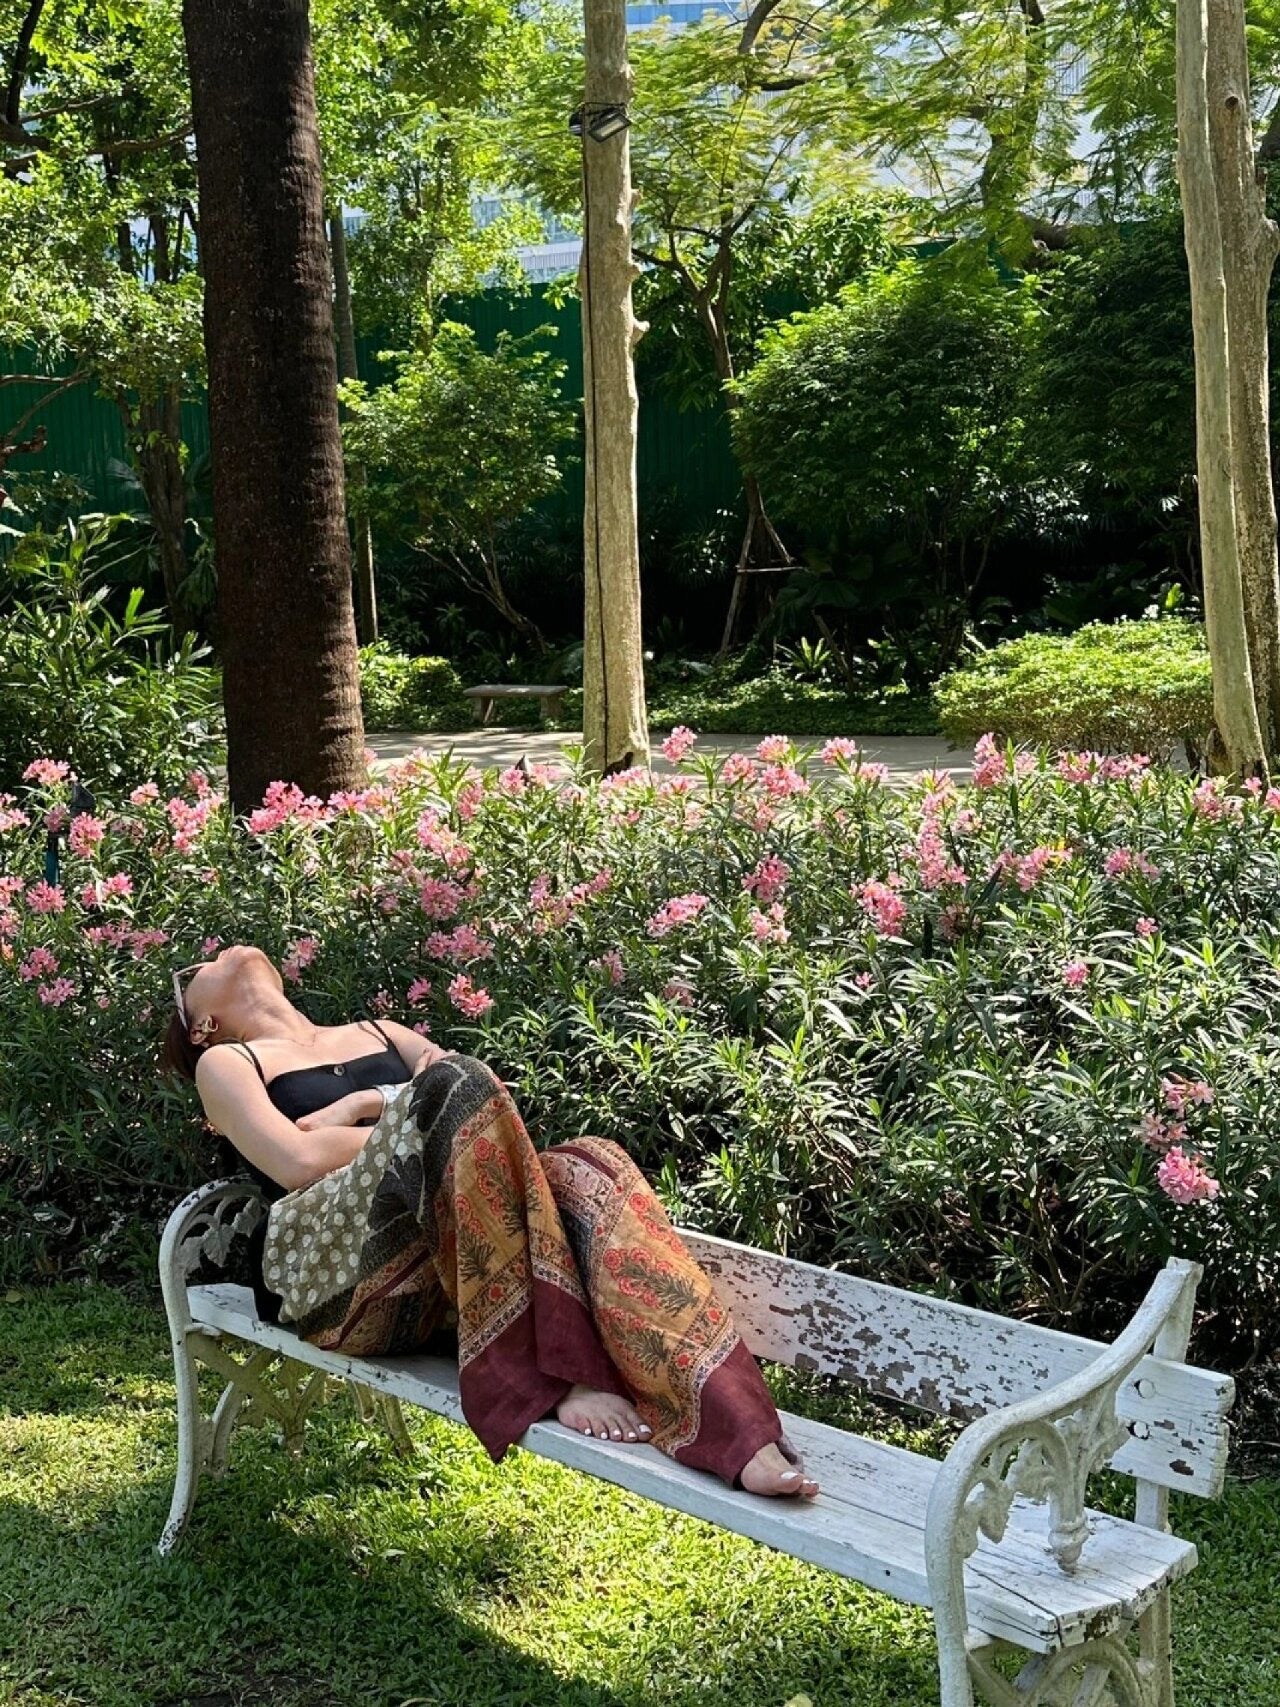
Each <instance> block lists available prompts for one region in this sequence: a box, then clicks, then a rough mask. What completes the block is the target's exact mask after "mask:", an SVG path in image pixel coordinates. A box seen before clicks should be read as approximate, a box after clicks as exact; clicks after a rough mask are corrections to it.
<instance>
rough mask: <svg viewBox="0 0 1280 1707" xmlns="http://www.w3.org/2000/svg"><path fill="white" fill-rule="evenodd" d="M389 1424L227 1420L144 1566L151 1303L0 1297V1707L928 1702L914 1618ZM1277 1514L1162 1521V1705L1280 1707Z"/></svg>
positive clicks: (150, 1465)
mask: <svg viewBox="0 0 1280 1707" xmlns="http://www.w3.org/2000/svg"><path fill="white" fill-rule="evenodd" d="M202 1380H207V1381H208V1382H209V1384H210V1385H209V1389H208V1392H209V1395H210V1397H212V1395H213V1393H214V1392H215V1387H214V1384H213V1382H214V1378H213V1377H212V1376H211V1375H208V1374H206V1375H204V1376H202ZM784 1397H785V1400H786V1402H787V1403H788V1405H790V1406H791V1407H792V1408H798V1405H797V1404H796V1403H795V1394H794V1391H792V1390H788V1391H787V1392H786V1393H785V1395H784ZM829 1407H830V1401H827V1402H826V1403H825V1404H824V1405H823V1409H824V1410H829ZM405 1415H406V1417H407V1419H408V1421H409V1424H410V1427H411V1429H412V1430H413V1432H414V1435H415V1437H416V1438H417V1439H418V1441H419V1442H420V1444H421V1446H422V1448H423V1451H422V1455H421V1457H420V1458H419V1459H418V1460H417V1461H416V1462H406V1461H405V1460H402V1459H400V1458H398V1457H396V1456H395V1454H394V1453H393V1452H392V1450H391V1447H390V1445H389V1443H388V1442H387V1441H386V1439H385V1436H384V1435H383V1434H382V1433H381V1431H378V1432H377V1433H372V1432H370V1431H369V1430H366V1429H365V1428H363V1427H362V1425H361V1424H360V1422H359V1420H358V1417H357V1413H356V1411H355V1408H354V1406H353V1405H351V1404H349V1403H348V1402H346V1401H345V1400H335V1401H334V1402H332V1403H330V1404H329V1405H328V1406H327V1407H325V1408H324V1409H323V1410H321V1411H318V1412H316V1413H313V1419H312V1421H311V1422H310V1424H309V1425H308V1434H307V1449H306V1452H305V1453H304V1454H303V1456H302V1457H301V1458H299V1459H296V1460H294V1459H290V1458H288V1457H287V1456H286V1455H285V1454H284V1453H283V1452H282V1451H281V1450H280V1448H279V1446H278V1445H277V1444H276V1441H275V1437H274V1431H273V1429H272V1428H256V1427H243V1428H241V1429H240V1430H238V1432H237V1433H236V1436H235V1438H234V1440H233V1443H232V1450H231V1468H230V1471H229V1473H228V1475H227V1477H226V1478H225V1479H224V1480H223V1481H221V1482H217V1481H212V1480H208V1479H206V1480H205V1482H204V1483H203V1485H202V1487H201V1492H200V1499H199V1501H198V1503H197V1506H196V1511H195V1516H194V1518H193V1521H192V1525H191V1528H190V1529H189V1531H188V1533H187V1535H186V1537H185V1538H184V1540H183V1541H182V1542H181V1543H180V1545H179V1548H178V1551H177V1552H176V1553H175V1554H174V1556H173V1557H172V1558H171V1559H169V1560H168V1561H166V1562H163V1563H162V1562H161V1561H159V1560H158V1559H157V1558H156V1557H155V1555H154V1553H153V1547H154V1543H155V1540H156V1538H157V1536H158V1535H159V1533H160V1529H161V1526H162V1524H163V1522H164V1519H165V1516H166V1515H167V1512H168V1506H169V1497H170V1493H171V1488H172V1477H173V1466H174V1454H175V1433H174V1418H173V1381H172V1365H171V1362H170V1359H169V1348H168V1336H167V1331H166V1327H165V1322H164V1317H163V1314H162V1312H161V1310H160V1307H159V1302H158V1298H157V1299H155V1300H152V1299H150V1298H147V1297H140V1298H137V1299H131V1298H129V1297H128V1296H126V1295H125V1294H124V1293H122V1292H118V1291H115V1290H113V1289H111V1288H108V1287H106V1286H95V1285H84V1286H81V1285H73V1284H61V1285H57V1286H54V1287H51V1288H48V1289H35V1288H32V1289H29V1290H27V1291H24V1292H22V1293H20V1294H10V1295H9V1297H8V1298H7V1299H6V1298H4V1296H3V1295H0V1704H3V1707H54V1704H57V1707H71V1704H77V1707H79V1704H81V1703H84V1704H86V1707H134V1704H136V1703H146V1704H148V1707H179V1704H182V1707H265V1704H266V1703H270V1704H271V1707H302V1704H305V1707H338V1704H341V1707H348V1704H350V1707H355V1704H357V1703H358V1704H359V1707H408V1704H409V1703H413V1704H414V1707H426V1704H427V1703H431V1704H433V1707H434V1704H437V1703H440V1704H443V1703H457V1704H458V1707H462V1704H464V1703H465V1707H499V1704H501V1707H520V1704H523V1703H528V1704H529V1707H657V1704H658V1703H662V1704H664V1707H666V1704H672V1703H679V1704H681V1707H684V1704H688V1707H692V1704H693V1703H695V1702H696V1703H698V1704H699V1707H774V1704H777V1707H783V1704H784V1703H786V1702H787V1701H788V1700H789V1699H790V1698H792V1697H793V1696H795V1695H798V1694H807V1695H808V1696H809V1697H810V1699H811V1701H812V1703H813V1707H837V1704H839V1707H850V1704H856V1707H930V1704H932V1703H936V1701H937V1690H936V1685H935V1682H934V1661H933V1650H932V1645H931V1642H930V1626H929V1620H928V1617H927V1615H926V1614H924V1613H922V1612H920V1611H918V1610H915V1609H912V1608H907V1607H902V1606H899V1605H897V1604H896V1603H895V1602H893V1601H890V1600H886V1599H884V1598H882V1597H880V1596H877V1595H875V1594H872V1593H870V1592H869V1591H867V1590H864V1589H861V1588H858V1587H856V1586H853V1585H851V1584H848V1583H844V1582H841V1581H840V1580H838V1579H837V1578H835V1577H833V1576H831V1575H829V1574H827V1573H826V1572H823V1571H819V1570H816V1569H814V1568H811V1567H809V1566H806V1565H802V1564H800V1563H798V1562H797V1561H795V1560H792V1559H787V1558H783V1557H781V1556H779V1555H778V1554H775V1553H772V1552H770V1551H769V1550H767V1549H766V1548H763V1547H759V1546H756V1545H754V1544H753V1543H751V1542H749V1541H746V1540H743V1539H741V1538H739V1537H736V1536H728V1535H724V1534H722V1533H720V1532H719V1531H716V1530H714V1529H712V1528H710V1527H708V1526H706V1525H704V1524H700V1523H697V1522H695V1521H693V1520H692V1519H687V1518H683V1517H679V1516H676V1515H674V1514H673V1513H670V1512H668V1511H665V1510H663V1509H661V1508H659V1507H657V1506H654V1505H650V1504H648V1503H647V1502H645V1501H642V1500H638V1499H635V1498H633V1497H631V1496H630V1495H627V1494H624V1493H621V1492H619V1491H617V1490H615V1489H612V1488H610V1487H608V1486H606V1485H605V1484H604V1483H601V1482H597V1481H594V1480H592V1479H590V1478H587V1477H584V1476H578V1475H575V1474H574V1473H573V1472H572V1471H568V1470H564V1469H561V1468H559V1467H558V1466H555V1465H551V1464H547V1463H545V1462H543V1461H541V1460H538V1459H534V1458H531V1457H529V1456H527V1455H525V1454H523V1453H519V1452H514V1453H512V1454H511V1455H509V1457H508V1458H507V1460H506V1462H505V1463H503V1464H502V1465H500V1466H498V1467H497V1468H495V1467H494V1466H493V1465H492V1464H491V1463H490V1462H489V1460H488V1458H487V1457H486V1456H485V1455H484V1453H483V1451H482V1450H481V1448H480V1447H479V1445H478V1444H477V1443H476V1442H475V1441H474V1439H473V1438H472V1437H471V1435H470V1434H469V1433H468V1432H467V1431H465V1430H463V1429H460V1428H457V1427H454V1426H452V1425H450V1424H447V1423H444V1422H442V1421H439V1420H438V1419H435V1418H429V1417H427V1416H426V1415H425V1414H424V1413H423V1412H421V1411H417V1410H413V1409H409V1408H407V1407H406V1412H405ZM885 1426H886V1427H889V1428H891V1429H894V1428H895V1427H896V1429H897V1430H898V1431H899V1432H900V1430H901V1425H893V1424H889V1423H886V1424H885ZM935 1438H936V1433H935ZM1278 1496H1280V1483H1277V1482H1275V1481H1272V1482H1265V1481H1258V1482H1254V1483H1252V1484H1250V1485H1243V1484H1239V1483H1236V1484H1233V1485H1232V1486H1231V1488H1230V1490H1229V1492H1228V1495H1227V1497H1226V1498H1225V1499H1224V1500H1223V1501H1222V1502H1221V1503H1219V1504H1217V1505H1207V1504H1205V1503H1204V1502H1202V1501H1198V1500H1194V1501H1186V1502H1183V1503H1181V1504H1180V1505H1179V1506H1178V1509H1177V1510H1176V1512H1175V1514H1174V1519H1175V1524H1176V1527H1177V1528H1178V1529H1179V1531H1180V1532H1181V1533H1186V1534H1189V1535H1191V1536H1192V1537H1193V1538H1194V1539H1195V1541H1196V1542H1197V1544H1198V1545H1199V1547H1200V1550H1201V1567H1200V1569H1199V1570H1198V1571H1197V1572H1196V1573H1195V1575H1194V1576H1193V1577H1192V1578H1191V1580H1190V1581H1189V1582H1188V1583H1186V1584H1184V1585H1183V1586H1182V1589H1181V1591H1180V1592H1179V1593H1177V1595H1176V1599H1175V1609H1176V1610H1175V1617H1176V1628H1177V1630H1178V1636H1179V1650H1178V1652H1179V1657H1178V1679H1179V1696H1178V1702H1179V1707H1223V1704H1226V1703H1230V1704H1231V1707H1274V1704H1275V1703H1276V1701H1277V1700H1278V1699H1280V1595H1278V1594H1277V1592H1276V1573H1277V1565H1278V1564H1280V1497H1278Z"/></svg>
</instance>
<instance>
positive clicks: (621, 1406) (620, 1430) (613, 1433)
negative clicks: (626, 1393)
mask: <svg viewBox="0 0 1280 1707" xmlns="http://www.w3.org/2000/svg"><path fill="white" fill-rule="evenodd" d="M556 1416H557V1417H558V1418H559V1419H560V1421H561V1422H562V1423H563V1424H564V1426H565V1427H566V1428H572V1429H576V1430H577V1432H578V1433H579V1434H594V1435H598V1436H599V1437H600V1439H601V1440H648V1438H649V1436H650V1435H651V1434H652V1433H653V1430H652V1429H651V1428H650V1427H649V1425H648V1423H647V1422H641V1420H640V1413H639V1411H637V1410H636V1408H635V1406H634V1405H632V1404H631V1403H630V1402H629V1401H628V1400H627V1399H623V1398H620V1397H619V1396H618V1394H617V1393H597V1392H596V1390H595V1388H594V1387H581V1386H578V1385H574V1386H572V1387H570V1389H569V1391H568V1392H567V1393H566V1394H565V1396H564V1398H563V1399H561V1401H560V1403H559V1404H558V1405H557V1406H556Z"/></svg>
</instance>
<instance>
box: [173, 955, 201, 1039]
mask: <svg viewBox="0 0 1280 1707" xmlns="http://www.w3.org/2000/svg"><path fill="white" fill-rule="evenodd" d="M208 964H209V962H208V961H207V960H197V961H196V963H195V965H194V966H180V967H179V968H178V970H177V971H176V972H175V973H174V975H173V1005H174V1006H175V1007H176V1008H177V1010H178V1018H179V1019H180V1020H181V1021H182V1023H183V1025H187V1024H188V1023H189V1022H188V1020H187V1004H186V1001H185V1000H184V998H183V994H182V980H183V979H184V978H185V977H186V976H187V974H188V973H189V972H199V971H201V970H202V968H204V967H206V966H208Z"/></svg>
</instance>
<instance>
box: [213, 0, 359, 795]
mask: <svg viewBox="0 0 1280 1707" xmlns="http://www.w3.org/2000/svg"><path fill="white" fill-rule="evenodd" d="M182 21H183V30H184V34H185V36H186V45H187V60H188V66H189V69H190V74H191V96H192V115H193V120H194V128H195V136H196V147H197V155H198V167H197V171H198V182H199V189H200V210H201V232H200V237H201V253H202V259H203V264H204V277H205V295H204V327H205V350H206V355H207V358H208V366H209V431H210V441H211V444H212V451H213V510H214V526H215V533H216V538H217V552H218V616H219V630H220V633H221V636H222V646H223V692H224V698H225V701H226V711H227V771H228V782H229V786H230V793H231V800H232V804H233V806H234V807H236V809H237V810H244V809H246V808H248V807H250V806H252V805H254V804H256V803H257V802H258V801H259V800H260V799H261V798H262V794H263V791H264V790H265V788H266V787H267V785H268V784H269V783H270V782H272V781H274V780H276V779H281V780H284V781H286V782H293V783H296V784H298V786H299V787H301V788H302V789H304V790H305V791H306V792H307V793H310V794H317V795H320V796H322V797H323V796H326V795H328V794H329V793H331V792H332V791H334V790H335V789H342V788H354V787H358V786H360V785H361V784H363V783H364V781H365V780H366V777H367V772H366V768H365V762H364V725H363V721H362V718H361V714H360V681H359V669H358V660H357V656H356V631H355V618H354V614H353V611H352V607H351V545H350V541H349V539H348V537H347V523H346V508H345V501H344V494H343V479H342V445H341V439H340V435H339V430H338V401H337V392H336V387H337V368H336V362H335V356H334V345H333V305H332V299H331V287H330V271H329V252H328V245H327V243H326V241H325V227H324V199H323V185H322V177H321V168H320V147H319V139H318V136H317V131H316V112H315V91H314V83H313V72H312V60H311V37H310V26H309V20H308V11H307V0H183V7H182Z"/></svg>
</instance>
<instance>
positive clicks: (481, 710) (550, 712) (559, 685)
mask: <svg viewBox="0 0 1280 1707" xmlns="http://www.w3.org/2000/svg"><path fill="white" fill-rule="evenodd" d="M568 691H569V688H568V684H567V683H565V682H482V683H481V684H480V686H479V687H475V688H463V690H462V695H463V698H464V699H469V700H471V702H472V706H473V709H474V711H475V715H476V718H477V720H478V721H479V722H481V723H488V722H489V721H490V719H491V718H492V716H493V707H494V703H495V701H497V700H500V699H536V700H537V702H538V710H539V712H540V714H541V716H542V717H543V718H544V719H545V720H548V721H549V720H550V719H551V718H553V717H559V715H560V703H561V701H562V700H563V699H564V696H565V695H566V694H567V693H568Z"/></svg>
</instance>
